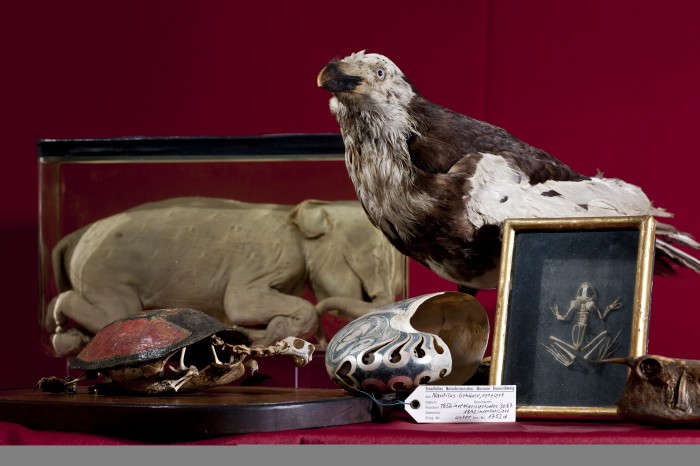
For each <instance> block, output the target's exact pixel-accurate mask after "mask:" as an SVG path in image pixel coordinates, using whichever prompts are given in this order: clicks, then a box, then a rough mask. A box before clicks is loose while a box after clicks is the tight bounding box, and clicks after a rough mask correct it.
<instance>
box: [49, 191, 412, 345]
mask: <svg viewBox="0 0 700 466" xmlns="http://www.w3.org/2000/svg"><path fill="white" fill-rule="evenodd" d="M52 260H53V268H54V275H55V277H56V281H57V286H58V289H59V292H60V294H58V296H56V297H55V298H54V299H53V300H52V301H51V303H50V304H49V305H48V307H47V312H46V314H47V315H46V317H45V319H44V321H45V325H46V327H47V328H48V330H49V332H51V333H52V335H51V342H52V346H53V350H54V352H55V353H56V354H57V355H68V354H75V353H77V352H78V351H79V350H80V349H81V348H82V347H83V346H84V345H85V344H86V343H87V342H88V341H89V340H90V338H91V335H93V334H95V333H96V332H97V331H99V330H100V329H101V328H102V327H104V326H105V325H107V324H109V323H111V322H113V321H114V320H116V319H118V318H120V317H123V316H126V315H130V314H135V313H137V312H141V311H143V310H147V309H160V308H170V307H189V308H194V309H198V310H201V311H204V312H206V313H207V314H210V315H212V316H214V317H216V318H218V319H220V320H221V321H222V322H224V323H226V324H229V325H231V326H235V327H240V328H242V329H244V330H245V331H246V332H247V333H248V334H249V335H250V337H251V338H252V340H253V344H254V345H255V346H268V345H270V344H273V343H274V342H276V341H279V340H281V339H283V338H286V337H289V336H297V337H299V338H309V337H310V336H312V335H314V334H315V333H316V332H317V330H318V320H319V311H318V310H317V308H316V307H315V306H314V305H313V304H312V303H311V302H309V301H308V300H306V299H304V298H302V297H301V296H303V295H304V292H305V289H306V285H307V284H308V285H309V288H310V289H311V290H312V292H313V294H314V296H315V298H316V299H317V300H318V301H319V303H318V306H319V309H323V310H327V309H328V307H329V306H328V305H324V302H327V301H328V300H340V302H341V303H342V304H343V306H344V307H345V308H346V310H348V311H349V312H350V314H351V315H352V314H354V315H355V316H357V315H361V314H362V313H364V312H366V311H368V310H369V309H370V308H372V307H373V306H372V305H368V303H372V304H375V305H376V304H386V303H389V302H392V301H393V300H394V299H395V297H396V295H397V294H398V293H400V292H401V283H402V278H403V267H404V260H403V256H401V255H400V254H399V253H398V252H397V251H396V250H395V249H394V248H393V247H392V246H391V245H390V244H389V243H388V242H387V241H386V240H385V239H384V237H383V236H382V234H381V232H380V231H379V230H377V229H376V228H375V227H374V226H373V225H372V224H371V223H370V222H369V221H368V220H367V217H366V215H365V213H364V211H363V209H362V207H360V204H359V203H358V202H355V201H339V202H324V201H315V200H307V201H304V202H302V203H300V204H299V205H297V206H286V205H277V204H251V203H243V202H238V201H232V200H227V199H215V198H174V199H168V200H165V201H160V202H153V203H148V204H143V205H140V206H137V207H135V208H133V209H130V210H127V211H124V212H122V213H119V214H116V215H113V216H111V217H107V218H104V219H101V220H98V221H97V222H95V223H93V224H91V225H88V226H86V227H84V228H82V229H80V230H78V231H76V232H74V233H71V234H69V235H67V236H66V237H64V238H63V239H61V241H60V242H59V243H58V244H57V245H56V247H55V248H54V250H53V255H52ZM324 300H325V301H324Z"/></svg>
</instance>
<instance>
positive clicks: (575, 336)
mask: <svg viewBox="0 0 700 466" xmlns="http://www.w3.org/2000/svg"><path fill="white" fill-rule="evenodd" d="M655 227H656V223H655V221H654V218H653V217H609V218H578V219H512V220H508V221H507V222H506V223H505V224H504V231H503V250H502V255H501V270H500V281H499V290H498V301H497V309H496V322H495V327H494V338H493V350H492V361H491V373H490V379H489V383H490V384H492V385H516V386H517V409H516V414H517V416H518V417H520V418H607V417H615V416H617V409H616V406H615V401H616V400H617V398H618V397H619V396H620V395H621V394H622V392H623V389H624V386H625V381H626V379H627V375H628V371H629V369H628V368H627V367H624V366H620V365H616V364H602V363H601V362H600V361H603V360H605V359H609V358H613V357H626V356H640V355H642V354H645V353H646V349H647V333H648V324H649V305H650V299H651V280H652V278H651V277H652V273H653V261H654V232H655Z"/></svg>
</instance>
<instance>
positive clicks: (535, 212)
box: [466, 153, 664, 228]
mask: <svg viewBox="0 0 700 466" xmlns="http://www.w3.org/2000/svg"><path fill="white" fill-rule="evenodd" d="M481 155H482V158H481V160H480V161H479V163H478V164H477V167H476V171H475V173H474V175H473V177H472V179H471V184H472V190H471V192H470V196H469V197H468V200H467V204H466V208H467V212H468V216H469V219H470V220H471V221H472V222H473V223H474V225H475V226H476V227H477V228H478V227H481V226H483V225H486V224H496V225H498V224H500V223H501V222H503V221H504V220H506V219H508V218H560V217H609V216H628V215H663V213H664V211H663V210H657V209H654V208H653V207H652V205H651V202H650V201H649V199H648V198H647V196H646V195H645V194H644V193H643V192H642V190H641V189H640V188H639V187H637V186H634V185H632V184H629V183H626V182H624V181H621V180H618V179H614V178H591V179H590V180H585V181H547V182H545V183H539V184H536V185H531V184H530V183H529V181H528V179H527V176H525V174H523V173H521V172H520V171H519V170H517V169H514V168H513V167H511V166H510V165H509V164H508V162H507V161H506V159H504V158H503V157H501V156H498V155H494V154H489V153H482V154H481ZM549 191H556V192H557V193H559V194H560V195H559V196H556V195H555V196H546V195H543V193H546V192H549Z"/></svg>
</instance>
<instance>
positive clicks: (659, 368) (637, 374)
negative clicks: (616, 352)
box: [601, 355, 700, 425]
mask: <svg viewBox="0 0 700 466" xmlns="http://www.w3.org/2000/svg"><path fill="white" fill-rule="evenodd" d="M601 362H606V363H607V362H612V363H619V364H626V365H627V366H629V367H630V375H629V376H628V378H627V383H626V384H625V389H624V392H623V394H622V396H621V397H620V398H619V399H618V401H617V406H618V412H619V413H620V415H622V416H623V417H625V418H627V419H631V420H633V421H638V422H641V423H649V424H695V425H700V382H699V381H698V379H699V378H700V361H698V360H688V359H673V358H667V357H664V356H655V355H644V356H639V357H636V358H614V359H607V360H604V361H601Z"/></svg>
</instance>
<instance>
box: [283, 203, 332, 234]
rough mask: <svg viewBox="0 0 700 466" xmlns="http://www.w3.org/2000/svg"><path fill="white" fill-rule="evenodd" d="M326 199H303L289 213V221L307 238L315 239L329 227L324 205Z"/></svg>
mask: <svg viewBox="0 0 700 466" xmlns="http://www.w3.org/2000/svg"><path fill="white" fill-rule="evenodd" d="M329 204H330V202H327V201H317V200H314V199H308V200H306V201H303V202H302V203H300V204H299V205H297V206H296V207H294V209H293V210H292V212H291V213H290V214H289V221H290V222H292V224H293V225H295V226H296V227H297V228H298V229H299V231H300V232H301V233H302V234H303V235H304V236H305V237H306V238H307V239H316V238H319V237H321V236H323V235H325V234H326V233H327V232H328V231H329V230H330V229H331V221H330V219H329V215H328V211H327V210H326V207H327V206H328V205H329Z"/></svg>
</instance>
